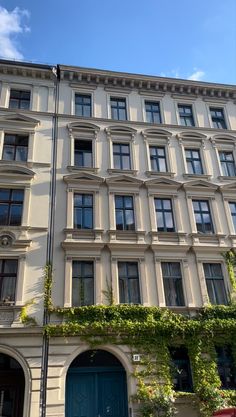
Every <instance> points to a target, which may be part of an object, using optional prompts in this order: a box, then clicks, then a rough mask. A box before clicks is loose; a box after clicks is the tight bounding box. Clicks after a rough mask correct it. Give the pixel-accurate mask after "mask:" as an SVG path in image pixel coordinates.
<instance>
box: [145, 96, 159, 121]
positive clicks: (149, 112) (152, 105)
mask: <svg viewBox="0 0 236 417" xmlns="http://www.w3.org/2000/svg"><path fill="white" fill-rule="evenodd" d="M145 110H146V121H147V122H148V123H161V112H160V103H158V102H155V101H145Z"/></svg>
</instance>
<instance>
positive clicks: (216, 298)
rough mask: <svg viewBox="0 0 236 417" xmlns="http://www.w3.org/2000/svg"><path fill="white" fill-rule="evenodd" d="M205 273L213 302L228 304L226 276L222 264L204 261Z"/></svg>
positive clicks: (210, 298) (208, 290)
mask: <svg viewBox="0 0 236 417" xmlns="http://www.w3.org/2000/svg"><path fill="white" fill-rule="evenodd" d="M203 267H204V274H205V279H206V285H207V292H208V297H209V300H210V302H211V304H227V303H228V300H227V295H226V291H225V284H224V277H223V273H222V267H221V264H216V263H212V264H210V263H206V264H205V263H204V264H203Z"/></svg>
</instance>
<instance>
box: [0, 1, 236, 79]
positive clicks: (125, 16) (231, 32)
mask: <svg viewBox="0 0 236 417" xmlns="http://www.w3.org/2000/svg"><path fill="white" fill-rule="evenodd" d="M0 56H1V57H4V58H10V59H24V60H26V61H35V62H42V63H53V64H55V63H61V64H66V65H78V66H84V67H92V68H101V69H110V70H115V71H124V72H133V73H141V74H151V75H162V76H168V77H176V78H189V79H197V80H203V81H212V82H220V83H228V84H235V83H236V0H181V1H178V0H142V1H141V0H100V1H98V0H67V1H65V0H47V1H45V0H41V1H39V0H18V1H16V0H0Z"/></svg>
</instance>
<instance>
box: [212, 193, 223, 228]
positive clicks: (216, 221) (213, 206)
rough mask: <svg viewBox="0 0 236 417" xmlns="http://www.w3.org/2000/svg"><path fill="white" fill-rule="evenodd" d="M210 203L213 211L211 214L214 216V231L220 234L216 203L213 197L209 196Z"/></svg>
mask: <svg viewBox="0 0 236 417" xmlns="http://www.w3.org/2000/svg"><path fill="white" fill-rule="evenodd" d="M211 205H212V212H213V216H214V223H215V229H216V230H215V233H216V234H217V235H218V234H222V227H221V222H220V215H219V210H218V205H217V202H216V199H215V197H212V198H211Z"/></svg>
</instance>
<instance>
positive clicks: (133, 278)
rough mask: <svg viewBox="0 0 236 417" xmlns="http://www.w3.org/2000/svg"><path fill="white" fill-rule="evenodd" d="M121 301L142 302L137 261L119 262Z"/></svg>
mask: <svg viewBox="0 0 236 417" xmlns="http://www.w3.org/2000/svg"><path fill="white" fill-rule="evenodd" d="M118 275H119V296H120V303H133V304H140V289H139V274H138V263H137V262H118Z"/></svg>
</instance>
